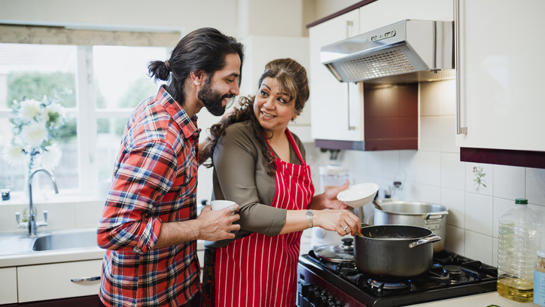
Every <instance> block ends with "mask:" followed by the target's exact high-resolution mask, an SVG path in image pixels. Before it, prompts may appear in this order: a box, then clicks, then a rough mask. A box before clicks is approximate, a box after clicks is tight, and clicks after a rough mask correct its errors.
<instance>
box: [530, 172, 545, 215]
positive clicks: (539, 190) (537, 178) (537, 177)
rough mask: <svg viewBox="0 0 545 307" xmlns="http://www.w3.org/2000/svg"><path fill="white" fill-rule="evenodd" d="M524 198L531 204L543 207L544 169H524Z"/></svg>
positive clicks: (544, 191) (544, 198) (544, 200)
mask: <svg viewBox="0 0 545 307" xmlns="http://www.w3.org/2000/svg"><path fill="white" fill-rule="evenodd" d="M526 198H528V201H529V202H531V203H535V204H539V205H542V206H545V169H538V168H527V169H526Z"/></svg>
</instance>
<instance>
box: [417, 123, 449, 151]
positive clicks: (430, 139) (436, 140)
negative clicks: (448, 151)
mask: <svg viewBox="0 0 545 307" xmlns="http://www.w3.org/2000/svg"><path fill="white" fill-rule="evenodd" d="M443 120H444V119H443V118H442V117H436V116H433V117H430V116H426V117H420V139H419V140H418V143H419V146H418V150H421V151H440V150H441V141H442V139H441V138H442V137H443V133H442V132H443V131H442V123H443Z"/></svg>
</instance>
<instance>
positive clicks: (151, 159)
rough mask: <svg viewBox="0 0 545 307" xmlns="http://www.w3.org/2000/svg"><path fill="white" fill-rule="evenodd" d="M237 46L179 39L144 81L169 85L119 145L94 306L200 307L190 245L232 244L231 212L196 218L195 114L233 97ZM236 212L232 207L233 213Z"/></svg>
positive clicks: (212, 37)
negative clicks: (199, 242)
mask: <svg viewBox="0 0 545 307" xmlns="http://www.w3.org/2000/svg"><path fill="white" fill-rule="evenodd" d="M242 60H243V51H242V45H241V44H240V43H238V42H237V41H236V40H235V39H233V38H232V37H227V36H225V35H223V34H222V33H220V32H219V31H217V30H216V29H212V28H202V29H198V30H195V31H193V32H191V33H189V34H187V35H186V36H185V37H183V38H182V39H181V40H180V42H179V43H178V44H177V46H176V47H175V49H174V50H173V51H172V54H171V56H170V59H169V60H167V61H164V62H163V61H153V62H151V63H150V65H149V67H148V68H149V72H150V75H151V76H152V77H154V78H156V79H161V80H165V81H167V80H168V84H167V85H166V86H162V87H161V88H160V89H159V91H158V93H157V95H156V96H155V97H151V98H149V99H148V100H146V101H144V102H142V103H141V104H139V105H138V107H137V108H136V110H135V111H134V113H133V115H132V117H131V119H130V120H129V123H128V126H127V129H126V131H125V134H124V136H123V138H122V141H121V150H120V152H119V155H118V160H117V164H116V167H115V169H114V175H113V183H112V187H111V189H110V192H109V194H108V198H107V200H106V204H105V208H104V212H103V215H102V218H101V221H100V225H99V227H98V232H97V240H98V244H99V246H100V247H102V248H105V249H107V251H106V254H105V256H104V261H103V266H102V277H101V287H100V299H101V300H102V302H103V303H104V304H105V305H107V306H135V305H137V306H157V305H161V306H163V305H164V306H199V304H200V283H199V262H198V259H197V255H196V240H197V239H200V240H208V241H217V240H224V239H229V238H234V234H233V233H232V232H233V231H236V230H238V229H239V228H240V226H239V225H237V224H233V222H235V221H237V220H238V219H239V215H238V214H232V210H230V209H223V210H219V211H211V210H210V209H209V208H204V209H203V210H202V212H201V214H200V215H199V216H198V217H197V208H196V191H197V189H196V188H197V186H196V185H197V168H198V158H199V152H198V139H199V132H200V130H199V129H197V126H196V124H197V122H196V116H195V115H196V114H197V113H198V112H199V110H200V109H201V108H202V107H203V106H204V107H206V108H207V109H208V110H209V111H210V112H211V113H212V114H214V115H221V114H223V112H224V110H225V105H226V103H227V100H228V99H229V98H231V97H234V96H236V95H238V92H239V83H240V72H241V66H242ZM233 210H235V211H236V210H238V208H233Z"/></svg>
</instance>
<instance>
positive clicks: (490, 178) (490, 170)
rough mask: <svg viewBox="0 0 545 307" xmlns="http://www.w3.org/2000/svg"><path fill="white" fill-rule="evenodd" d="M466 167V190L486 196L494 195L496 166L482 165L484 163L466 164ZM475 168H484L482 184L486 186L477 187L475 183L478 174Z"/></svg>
mask: <svg viewBox="0 0 545 307" xmlns="http://www.w3.org/2000/svg"><path fill="white" fill-rule="evenodd" d="M464 164H465V166H466V184H465V190H466V191H467V192H472V193H479V194H485V195H492V188H493V185H494V166H493V165H491V164H482V163H469V162H468V163H464ZM474 168H482V170H483V172H484V174H485V175H484V177H482V182H484V184H485V185H486V186H482V185H480V186H479V185H477V183H476V182H475V179H476V173H475V172H474Z"/></svg>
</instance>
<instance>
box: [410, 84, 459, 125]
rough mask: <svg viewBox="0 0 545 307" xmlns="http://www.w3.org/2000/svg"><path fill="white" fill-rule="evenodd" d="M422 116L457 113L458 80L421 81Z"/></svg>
mask: <svg viewBox="0 0 545 307" xmlns="http://www.w3.org/2000/svg"><path fill="white" fill-rule="evenodd" d="M419 89H420V116H438V115H454V114H455V113H456V82H455V81H454V80H447V81H441V82H428V83H420V88H419Z"/></svg>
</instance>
